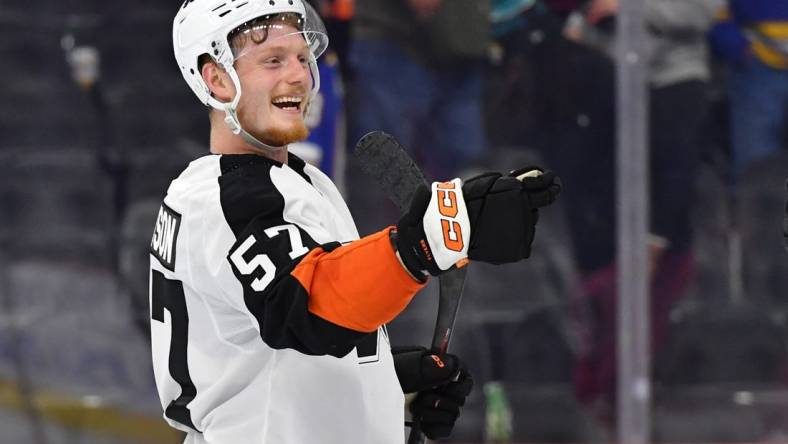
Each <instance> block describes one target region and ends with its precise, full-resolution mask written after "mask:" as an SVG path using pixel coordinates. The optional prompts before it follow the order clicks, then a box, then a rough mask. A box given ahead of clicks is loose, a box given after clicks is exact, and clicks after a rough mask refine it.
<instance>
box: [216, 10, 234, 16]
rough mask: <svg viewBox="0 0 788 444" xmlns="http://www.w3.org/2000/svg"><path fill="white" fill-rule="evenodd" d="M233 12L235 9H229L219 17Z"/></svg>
mask: <svg viewBox="0 0 788 444" xmlns="http://www.w3.org/2000/svg"><path fill="white" fill-rule="evenodd" d="M231 12H233V10H232V9H228V10H226V11H224V12H223V13H221V14H219V17H224V16H225V15H227V14H229V13H231Z"/></svg>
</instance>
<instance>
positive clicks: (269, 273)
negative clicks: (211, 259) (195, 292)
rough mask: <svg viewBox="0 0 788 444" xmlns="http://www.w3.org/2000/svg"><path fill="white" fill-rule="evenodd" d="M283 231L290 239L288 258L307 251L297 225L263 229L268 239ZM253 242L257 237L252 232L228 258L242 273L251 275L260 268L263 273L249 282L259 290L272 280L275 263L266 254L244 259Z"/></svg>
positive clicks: (255, 241)
mask: <svg viewBox="0 0 788 444" xmlns="http://www.w3.org/2000/svg"><path fill="white" fill-rule="evenodd" d="M285 231H286V232H287V236H288V238H289V239H290V253H289V255H290V259H295V258H297V257H298V256H303V255H304V254H306V253H308V252H309V249H308V248H306V247H305V246H304V243H303V241H302V240H301V232H300V231H299V230H298V227H296V226H295V225H293V224H286V225H277V226H275V227H271V228H267V229H265V230H264V233H265V235H266V236H268V238H269V239H273V238H274V237H275V236H278V235H280V234H281V233H282V232H285ZM255 243H257V239H256V238H255V237H254V235H253V234H250V235H249V237H247V238H246V240H245V241H243V243H241V245H239V246H238V248H236V249H235V251H233V252H232V254H230V260H231V261H232V263H233V265H235V267H236V268H237V269H238V271H239V272H240V273H241V274H243V275H247V276H248V275H251V274H253V273H254V272H255V270H257V269H258V268H259V269H261V270H262V272H263V275H262V276H261V277H258V278H255V279H254V280H253V281H252V284H251V287H252V290H254V291H257V292H261V291H263V290H265V288H266V287H267V286H268V284H270V283H271V281H273V280H274V276H275V275H276V265H274V263H273V261H271V258H270V257H268V255H267V254H258V255H256V256H255V257H253V258H252V259H251V260H250V261H248V262H247V261H246V259H244V254H246V252H247V251H249V249H250V248H252V246H253V245H254V244H255Z"/></svg>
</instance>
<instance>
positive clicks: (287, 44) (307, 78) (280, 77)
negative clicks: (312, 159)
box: [235, 26, 312, 146]
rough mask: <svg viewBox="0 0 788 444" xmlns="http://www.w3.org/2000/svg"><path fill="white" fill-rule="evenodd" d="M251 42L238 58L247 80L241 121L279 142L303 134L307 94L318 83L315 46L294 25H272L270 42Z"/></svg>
mask: <svg viewBox="0 0 788 444" xmlns="http://www.w3.org/2000/svg"><path fill="white" fill-rule="evenodd" d="M247 45H252V47H249V48H245V51H244V55H243V56H241V57H240V58H238V60H236V62H235V69H236V71H237V72H238V77H239V79H240V80H241V90H242V93H241V100H240V103H239V104H238V118H239V120H240V121H241V126H243V128H244V129H245V130H246V131H248V132H249V133H251V134H252V135H253V136H254V137H256V138H257V139H259V140H260V141H262V142H265V143H267V144H269V145H273V146H282V145H286V144H288V143H292V142H297V141H299V140H303V139H305V138H306V137H307V135H308V134H309V132H308V130H307V128H306V125H305V123H304V110H305V109H306V105H307V96H308V94H309V91H310V90H311V89H312V76H311V74H310V71H309V57H310V54H309V48H308V47H307V44H306V41H305V40H304V37H303V35H302V34H298V33H297V30H296V29H295V28H292V27H290V26H282V27H276V28H272V29H270V30H269V35H268V38H267V39H266V41H265V42H263V43H260V44H256V43H254V42H252V41H249V42H247Z"/></svg>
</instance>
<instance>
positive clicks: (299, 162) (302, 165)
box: [287, 153, 312, 184]
mask: <svg viewBox="0 0 788 444" xmlns="http://www.w3.org/2000/svg"><path fill="white" fill-rule="evenodd" d="M287 166H289V167H290V168H292V169H293V171H295V172H296V173H298V175H299V176H301V177H303V178H304V180H306V181H307V182H309V183H310V184H311V183H312V178H311V177H309V175H308V174H306V171H305V169H306V162H304V160H303V159H301V158H300V157H298V156H296V155H295V154H293V153H288V154H287Z"/></svg>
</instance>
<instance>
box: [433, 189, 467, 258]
mask: <svg viewBox="0 0 788 444" xmlns="http://www.w3.org/2000/svg"><path fill="white" fill-rule="evenodd" d="M435 187H436V191H437V195H438V212H439V213H440V214H441V216H445V217H446V219H441V227H442V228H443V245H445V246H446V248H448V249H449V250H453V251H462V249H463V247H465V242H463V240H462V227H461V226H460V224H459V222H457V221H456V220H455V219H454V218H455V217H457V213H459V208H458V207H457V191H455V188H456V186H455V184H454V183H452V182H443V183H436V184H435Z"/></svg>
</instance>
